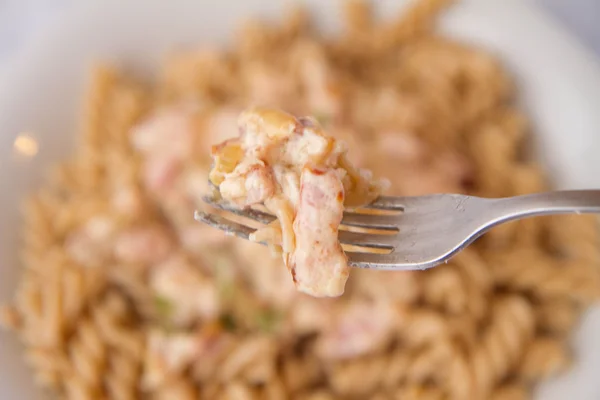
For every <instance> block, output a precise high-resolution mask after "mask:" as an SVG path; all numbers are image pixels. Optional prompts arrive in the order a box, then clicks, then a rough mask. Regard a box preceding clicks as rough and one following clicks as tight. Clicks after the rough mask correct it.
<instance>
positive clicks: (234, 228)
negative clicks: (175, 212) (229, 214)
mask: <svg viewBox="0 0 600 400" xmlns="http://www.w3.org/2000/svg"><path fill="white" fill-rule="evenodd" d="M194 219H195V220H196V221H199V222H204V223H205V224H208V225H210V226H212V227H213V228H217V229H219V230H222V231H223V232H225V234H226V235H235V236H237V237H239V238H242V239H246V240H249V237H250V234H252V233H254V231H255V229H254V228H251V227H249V226H246V225H242V224H238V223H237V222H233V221H230V220H228V219H227V218H223V217H221V216H219V215H215V214H208V213H204V212H202V211H196V212H195V213H194Z"/></svg>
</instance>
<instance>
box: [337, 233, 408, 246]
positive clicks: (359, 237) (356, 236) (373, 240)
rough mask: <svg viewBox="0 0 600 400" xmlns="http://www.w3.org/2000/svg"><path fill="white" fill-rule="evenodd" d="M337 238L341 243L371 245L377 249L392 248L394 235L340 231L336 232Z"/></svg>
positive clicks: (394, 239)
mask: <svg viewBox="0 0 600 400" xmlns="http://www.w3.org/2000/svg"><path fill="white" fill-rule="evenodd" d="M338 240H339V241H340V243H343V244H351V245H353V246H364V247H373V248H378V249H390V250H393V249H394V245H393V243H394V242H395V241H396V240H397V239H396V235H377V234H371V233H364V232H351V231H342V230H340V231H339V232H338Z"/></svg>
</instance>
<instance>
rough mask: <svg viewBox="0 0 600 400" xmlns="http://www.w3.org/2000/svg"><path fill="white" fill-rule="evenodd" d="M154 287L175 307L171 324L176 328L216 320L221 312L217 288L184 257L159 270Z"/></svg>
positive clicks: (153, 278) (154, 272)
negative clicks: (196, 322) (195, 322)
mask: <svg viewBox="0 0 600 400" xmlns="http://www.w3.org/2000/svg"><path fill="white" fill-rule="evenodd" d="M150 286H151V287H152V289H153V290H154V291H155V293H156V295H157V296H159V297H160V298H161V299H164V300H166V301H167V302H169V303H170V304H172V305H173V307H171V308H172V310H171V311H172V312H171V313H170V315H169V316H168V317H169V320H170V321H171V322H172V323H174V324H176V325H188V324H190V323H192V322H194V321H197V320H198V319H200V320H207V319H209V320H210V319H212V318H215V317H216V316H217V314H218V313H219V310H220V305H219V298H218V291H217V288H216V286H215V285H214V284H213V283H212V282H211V281H210V280H209V279H208V278H207V277H205V276H203V274H202V272H201V271H200V270H199V269H197V268H194V267H193V266H192V265H190V264H189V263H188V262H187V261H186V260H185V259H184V258H183V257H180V256H174V257H171V258H169V259H168V260H166V261H164V262H163V263H161V264H159V265H157V266H155V267H154V268H153V269H152V275H151V277H150Z"/></svg>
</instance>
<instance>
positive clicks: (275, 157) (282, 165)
mask: <svg viewBox="0 0 600 400" xmlns="http://www.w3.org/2000/svg"><path fill="white" fill-rule="evenodd" d="M310 68H312V67H310ZM239 128H240V136H239V137H238V138H235V139H229V140H227V141H225V142H223V143H221V144H219V145H217V146H213V149H212V156H213V160H214V166H213V169H212V170H211V172H210V174H209V179H210V181H211V182H212V183H213V184H214V185H215V186H218V187H219V191H220V194H221V197H222V198H223V199H225V200H227V201H230V202H231V203H234V204H235V205H237V206H239V207H248V206H251V205H256V204H262V205H264V206H265V207H266V208H267V209H268V211H270V212H271V213H273V214H274V215H275V216H276V217H277V222H276V223H272V224H270V225H268V226H267V227H265V228H262V229H259V230H258V231H256V232H254V233H253V234H252V235H250V239H251V240H255V241H261V242H266V243H267V244H268V245H269V246H270V247H271V249H272V250H273V251H281V252H283V259H284V262H285V264H286V265H287V266H288V268H289V270H290V272H291V273H292V279H293V281H294V283H295V284H296V287H297V289H298V290H300V291H302V292H305V293H309V294H311V295H313V296H319V297H323V296H339V295H341V294H342V293H343V292H344V286H345V283H346V280H347V279H348V273H349V268H348V265H347V260H346V256H345V254H344V251H343V250H342V248H341V246H340V244H339V242H338V239H337V236H338V226H339V224H340V222H341V220H342V216H343V211H344V207H345V206H346V207H360V206H364V205H366V204H368V203H370V202H371V201H373V200H374V199H375V198H377V196H378V195H379V193H380V192H381V191H382V190H383V189H384V187H385V182H383V181H374V180H373V179H372V176H371V173H370V172H368V171H366V170H361V169H359V168H356V167H354V166H353V165H352V164H351V163H350V162H349V161H348V159H347V157H346V153H347V151H348V146H347V145H346V144H345V143H344V142H342V141H338V140H335V139H334V138H333V137H330V136H328V135H326V134H325V133H324V132H323V130H322V128H321V126H320V125H319V123H318V122H317V120H315V119H312V118H298V119H296V118H294V117H293V116H291V115H289V114H286V113H284V112H281V111H277V110H271V109H261V108H257V109H252V110H249V111H246V112H244V113H242V115H241V116H240V118H239Z"/></svg>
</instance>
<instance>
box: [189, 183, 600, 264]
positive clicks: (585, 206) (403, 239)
mask: <svg viewBox="0 0 600 400" xmlns="http://www.w3.org/2000/svg"><path fill="white" fill-rule="evenodd" d="M205 201H206V202H207V203H208V204H210V205H211V206H213V207H216V208H219V209H222V210H226V211H230V212H233V213H235V214H237V215H239V216H242V217H245V218H248V219H251V220H253V221H256V222H259V223H261V224H267V223H269V222H271V221H272V220H273V219H274V217H273V216H272V215H269V214H267V213H264V212H262V211H257V210H240V209H238V208H236V207H234V206H231V205H228V204H226V203H223V202H221V201H215V200H213V199H212V198H205ZM368 208H369V209H374V210H379V211H384V210H387V211H398V213H397V214H395V215H372V214H365V213H361V212H360V211H359V212H346V213H344V219H343V220H342V225H343V227H342V229H341V230H340V233H339V238H340V242H341V243H342V244H345V245H349V246H353V248H352V251H346V255H347V256H348V260H349V264H350V265H351V266H354V267H359V268H375V269H388V270H389V269H391V270H414V269H427V268H430V267H433V266H435V265H438V264H441V263H444V262H445V261H447V260H448V259H450V258H451V257H452V256H453V255H455V254H456V253H458V252H459V251H460V250H462V249H463V248H465V247H466V246H468V245H469V244H471V243H472V242H473V241H474V240H475V239H477V238H478V237H479V236H481V235H482V234H484V233H485V232H487V231H488V230H489V229H491V228H492V227H494V226H496V225H498V224H501V223H504V222H508V221H513V220H516V219H521V218H528V217H535V216H541V215H550V214H572V213H574V214H582V213H600V190H574V191H557V192H547V193H537V194H530V195H525V196H517V197H509V198H501V199H486V198H480V197H473V196H465V195H458V194H435V195H429V196H419V197H380V198H379V199H377V200H376V201H375V202H374V203H373V204H371V205H370V206H369V207H368ZM400 211H401V212H400ZM195 218H196V220H198V221H200V222H204V223H206V224H209V225H211V226H213V227H215V228H217V229H220V230H222V231H225V232H226V233H228V234H231V235H236V236H238V237H241V238H243V239H248V237H249V235H250V234H251V233H252V232H253V231H254V229H253V228H251V227H249V226H246V225H243V224H240V223H237V222H233V221H230V220H228V219H227V218H224V217H222V216H218V215H213V214H210V213H204V212H200V211H197V212H196V215H195ZM344 227H351V228H354V229H351V228H350V229H351V230H347V228H344ZM357 228H358V229H357ZM367 230H368V231H367ZM356 247H358V249H357V248H356ZM377 250H379V252H375V251H377Z"/></svg>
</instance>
